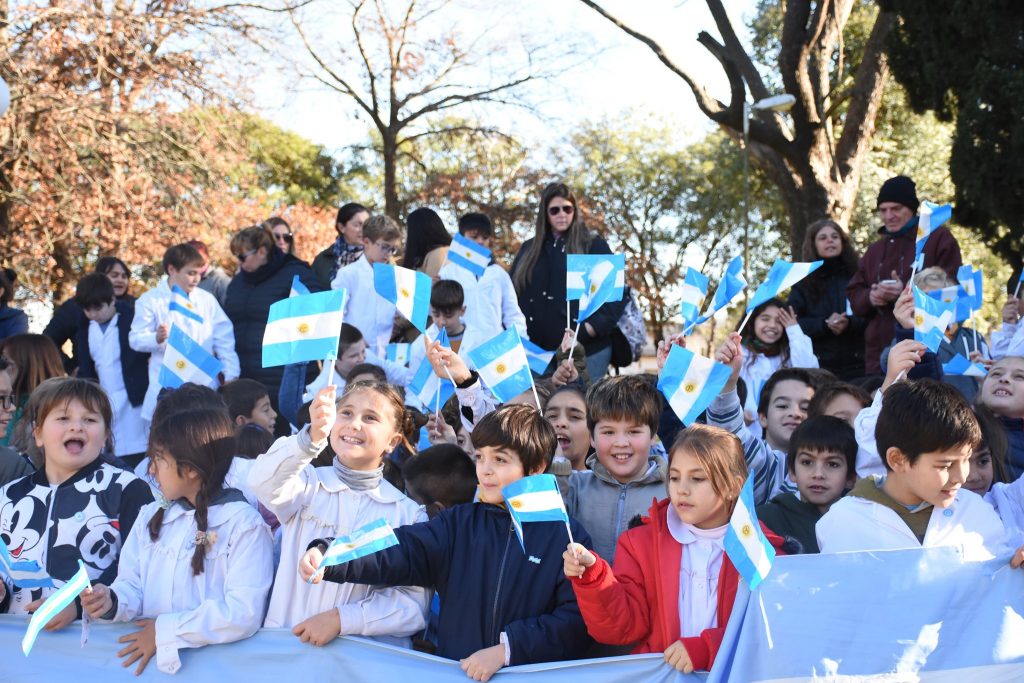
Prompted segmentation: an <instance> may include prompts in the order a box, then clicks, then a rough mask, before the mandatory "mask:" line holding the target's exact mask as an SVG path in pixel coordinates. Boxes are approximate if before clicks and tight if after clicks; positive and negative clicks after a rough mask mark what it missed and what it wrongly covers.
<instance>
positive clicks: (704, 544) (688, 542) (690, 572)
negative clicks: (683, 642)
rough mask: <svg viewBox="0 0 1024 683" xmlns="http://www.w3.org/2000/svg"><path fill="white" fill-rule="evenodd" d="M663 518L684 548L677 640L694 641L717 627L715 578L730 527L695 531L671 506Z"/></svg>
mask: <svg viewBox="0 0 1024 683" xmlns="http://www.w3.org/2000/svg"><path fill="white" fill-rule="evenodd" d="M665 517H666V521H667V522H668V530H669V533H671V534H672V538H674V539H676V540H677V541H679V543H680V544H681V545H682V546H683V552H682V556H681V559H680V561H679V631H680V633H679V637H680V638H694V637H697V636H699V635H700V634H701V633H703V632H704V631H706V630H707V629H709V628H715V627H716V626H718V578H719V576H720V575H721V573H722V552H723V542H724V539H725V530H726V529H727V528H728V527H729V525H728V524H723V525H722V526H720V527H718V528H716V529H698V528H697V527H695V526H693V525H692V524H687V523H686V522H684V521H683V520H681V519H679V514H678V513H677V512H676V510H675V508H674V507H672V506H671V505H670V506H668V509H667V511H666V513H665Z"/></svg>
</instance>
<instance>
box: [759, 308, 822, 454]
mask: <svg viewBox="0 0 1024 683" xmlns="http://www.w3.org/2000/svg"><path fill="white" fill-rule="evenodd" d="M786 337H787V338H788V339H789V363H787V364H786V365H785V367H787V368H816V367H818V357H817V356H815V355H814V344H813V343H812V342H811V338H810V337H808V336H807V335H806V334H804V331H803V330H802V329H800V326H799V325H790V326H789V327H787V328H786ZM743 356H744V358H743V364H742V365H741V366H740V379H742V380H743V382H744V383H745V384H746V385H747V400H746V401H745V402H744V404H743V409H744V410H745V411H748V412H750V414H751V415H753V416H754V421H753V422H751V423H750V424H748V425H747V429H749V430H750V433H751V434H753V435H754V436H756V437H761V436H762V433H763V430H762V428H761V423H760V422H758V421H757V399H758V397H759V396H760V394H761V389H762V388H763V387H764V385H765V382H767V381H768V378H769V377H771V376H772V375H773V374H774V373H775V371H776V370H779V369H781V368H782V367H783V365H782V356H781V355H778V356H766V355H764V354H763V353H754V352H753V351H751V350H750V349H749V348H747V347H744V349H743Z"/></svg>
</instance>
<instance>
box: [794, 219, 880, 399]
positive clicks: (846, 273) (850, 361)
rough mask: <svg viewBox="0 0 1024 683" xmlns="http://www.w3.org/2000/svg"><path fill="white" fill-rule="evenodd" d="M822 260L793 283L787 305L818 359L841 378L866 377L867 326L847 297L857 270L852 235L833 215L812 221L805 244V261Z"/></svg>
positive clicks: (846, 379) (826, 368)
mask: <svg viewBox="0 0 1024 683" xmlns="http://www.w3.org/2000/svg"><path fill="white" fill-rule="evenodd" d="M819 259H820V260H822V261H824V263H823V264H822V266H821V268H818V270H816V271H814V272H813V273H811V274H810V275H809V276H807V277H806V278H804V279H803V280H801V281H800V282H798V283H797V284H796V285H794V287H793V290H792V291H791V292H790V295H789V305H790V306H792V307H793V310H794V311H795V312H796V317H797V321H798V322H799V323H800V328H801V329H802V330H803V331H804V334H806V335H807V336H808V337H810V338H811V342H812V343H813V344H814V355H816V356H817V357H818V364H819V366H820V367H821V368H823V369H825V370H830V371H832V372H833V373H835V375H836V376H837V377H839V379H841V380H844V381H850V380H854V379H857V378H859V377H863V376H864V328H865V326H866V324H867V322H866V321H865V320H864V319H863V318H860V317H858V316H855V315H853V312H852V311H851V310H850V308H849V303H848V302H847V299H846V284H847V283H848V282H849V281H850V278H851V277H853V274H854V273H855V272H856V271H857V252H856V251H854V249H853V245H852V244H850V237H849V235H847V234H846V231H845V230H843V229H842V228H841V227H839V225H838V224H837V223H836V222H835V221H833V220H830V219H827V218H826V219H823V220H820V221H817V222H815V223H812V224H811V225H810V227H808V228H807V233H806V235H805V236H804V244H803V260H804V261H817V260H819Z"/></svg>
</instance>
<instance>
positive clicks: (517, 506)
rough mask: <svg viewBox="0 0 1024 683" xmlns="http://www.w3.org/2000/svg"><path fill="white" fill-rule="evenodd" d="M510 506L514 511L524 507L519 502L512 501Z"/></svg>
mask: <svg viewBox="0 0 1024 683" xmlns="http://www.w3.org/2000/svg"><path fill="white" fill-rule="evenodd" d="M508 504H509V505H510V506H512V509H513V510H519V509H521V508H522V507H523V504H522V503H521V502H520V501H518V500H510V501H509V502H508Z"/></svg>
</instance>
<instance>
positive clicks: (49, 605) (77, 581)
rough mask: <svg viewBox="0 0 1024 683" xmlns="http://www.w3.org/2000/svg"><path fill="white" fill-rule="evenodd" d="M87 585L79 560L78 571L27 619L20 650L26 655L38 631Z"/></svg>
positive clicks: (87, 576) (86, 577)
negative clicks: (26, 627)
mask: <svg viewBox="0 0 1024 683" xmlns="http://www.w3.org/2000/svg"><path fill="white" fill-rule="evenodd" d="M89 585H90V584H89V575H88V574H87V573H86V571H85V565H84V564H82V561H81V560H79V561H78V571H77V572H75V575H74V576H72V577H71V579H70V580H69V581H68V582H67V583H65V584H64V585H63V586H61V587H60V588H58V589H57V590H56V591H54V592H53V593H51V594H50V597H48V598H46V601H45V602H43V604H42V605H40V606H39V609H37V610H36V611H35V612H34V613H33V614H32V618H31V619H29V622H28V629H27V630H26V631H25V637H24V638H22V640H21V651H22V652H24V653H25V656H26V657H28V653H29V652H31V651H32V646H33V645H35V643H36V638H37V637H39V632H40V631H41V630H43V627H44V626H46V625H47V624H48V623H49V622H50V620H51V619H53V618H54V617H55V616H57V615H58V614H59V613H60V611H61V610H63V609H64V608H65V607H67V606H68V605H70V604H71V603H72V602H74V601H75V598H77V597H78V596H79V595H80V594H81V592H82V591H84V590H85V589H86V588H88V587H89Z"/></svg>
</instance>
